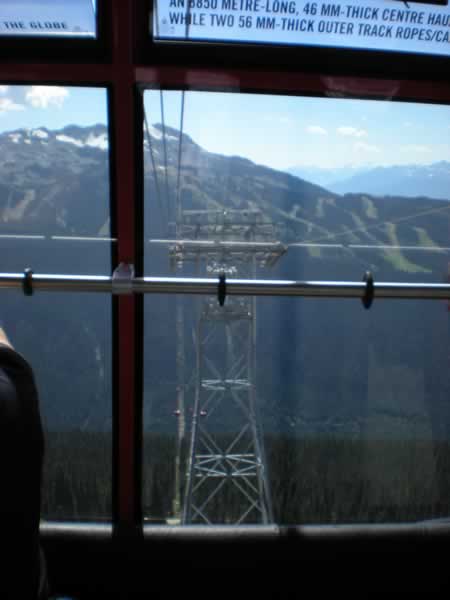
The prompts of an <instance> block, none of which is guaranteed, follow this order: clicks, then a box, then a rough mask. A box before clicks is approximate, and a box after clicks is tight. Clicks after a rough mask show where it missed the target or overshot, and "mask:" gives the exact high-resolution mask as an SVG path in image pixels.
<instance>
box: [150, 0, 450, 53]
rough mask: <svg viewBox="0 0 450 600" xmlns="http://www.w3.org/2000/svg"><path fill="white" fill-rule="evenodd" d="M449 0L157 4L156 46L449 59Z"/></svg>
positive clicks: (163, 0)
mask: <svg viewBox="0 0 450 600" xmlns="http://www.w3.org/2000/svg"><path fill="white" fill-rule="evenodd" d="M449 19H450V8H449V6H448V0H422V1H421V2H402V1H401V0H400V1H399V2H392V0H357V1H356V0H353V1H346V2H340V1H337V2H329V1H328V0H315V1H313V2H310V1H309V0H286V1H285V0H171V1H170V2H167V0H158V1H157V2H156V3H155V11H154V14H153V35H154V38H155V40H184V41H186V40H192V41H208V42H224V41H226V42H238V43H239V42H252V43H255V42H256V43H262V44H289V45H302V46H329V47H337V48H362V49H369V50H388V51H395V52H414V53H421V54H437V55H448V54H449V35H450V34H449V31H448V24H449Z"/></svg>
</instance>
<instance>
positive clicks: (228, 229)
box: [170, 210, 286, 524]
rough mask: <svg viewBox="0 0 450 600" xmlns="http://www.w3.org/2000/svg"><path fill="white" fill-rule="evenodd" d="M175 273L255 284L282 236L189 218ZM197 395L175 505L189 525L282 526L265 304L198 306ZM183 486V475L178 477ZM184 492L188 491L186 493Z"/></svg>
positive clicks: (269, 229)
mask: <svg viewBox="0 0 450 600" xmlns="http://www.w3.org/2000/svg"><path fill="white" fill-rule="evenodd" d="M176 231H177V240H176V242H174V243H173V244H172V246H171V247H170V258H171V261H172V265H173V267H175V268H176V267H181V266H182V265H184V264H185V263H187V262H190V263H192V262H193V263H194V264H196V265H197V274H198V275H200V276H201V275H203V276H204V275H207V276H209V277H211V276H219V275H220V274H221V273H225V274H226V276H227V278H228V277H234V278H239V279H252V278H255V276H256V270H257V268H261V267H271V266H272V265H274V264H275V262H276V261H277V260H278V259H279V258H280V256H281V255H282V254H283V253H284V252H285V250H286V249H285V247H284V246H283V245H282V244H281V243H279V242H276V241H275V227H274V226H273V224H272V223H269V222H267V220H265V219H264V217H263V215H262V213H261V212H260V211H257V210H197V211H194V210H181V211H179V212H178V218H177V223H176ZM196 310H197V315H196V325H195V329H196V334H195V353H196V357H195V363H196V364H195V385H194V400H193V407H192V418H191V430H190V441H189V447H188V455H187V467H186V481H185V491H184V500H183V506H182V510H181V506H180V504H181V499H180V498H179V497H178V499H177V498H176V499H175V508H177V505H178V509H179V510H180V513H181V519H182V522H183V523H184V524H190V523H207V524H209V523H211V524H212V523H234V524H239V523H244V522H245V523H270V522H272V521H273V516H272V504H271V498H270V489H269V484H268V476H267V465H266V460H265V455H264V444H263V436H262V432H261V423H260V418H259V415H258V404H257V395H256V303H255V299H254V298H246V297H245V298H244V297H228V298H227V299H226V302H225V305H224V306H220V305H219V303H218V301H217V298H212V297H208V298H206V299H200V300H198V301H197V308H196ZM177 331H178V352H177V371H178V401H177V406H178V410H177V413H178V415H179V419H180V423H179V427H178V438H179V444H178V456H177V466H176V468H177V469H178V470H179V468H180V466H181V463H182V461H181V460H180V452H181V439H180V438H181V437H184V436H185V410H184V406H183V405H184V402H185V399H184V389H185V387H186V383H185V373H184V365H185V358H184V356H183V353H184V350H183V348H184V339H183V336H184V326H183V314H182V308H181V304H179V305H178V310H177ZM176 478H177V479H178V481H177V483H176V485H179V479H180V473H179V471H178V475H177V477H176ZM177 489H179V488H177Z"/></svg>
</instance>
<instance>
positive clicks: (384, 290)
mask: <svg viewBox="0 0 450 600" xmlns="http://www.w3.org/2000/svg"><path fill="white" fill-rule="evenodd" d="M26 279H27V277H26V275H24V274H23V273H0V289H23V287H24V284H25V280H26ZM27 283H28V284H31V285H32V291H33V292H41V291H51V292H103V293H111V294H197V295H217V293H218V285H219V278H199V277H134V276H133V270H132V267H130V270H129V277H128V279H127V278H126V277H125V278H124V276H123V273H122V274H121V277H120V279H119V278H117V277H114V275H113V276H112V277H109V276H102V275H48V274H46V275H39V274H33V275H32V278H31V281H30V278H29V277H28V279H27ZM366 291H367V283H366V282H364V281H295V280H270V279H269V280H266V279H264V280H259V279H227V281H226V294H227V296H288V297H289V296H290V297H292V296H295V297H297V296H304V297H315V298H360V299H363V298H364V296H365V294H366ZM373 297H374V298H376V299H381V298H383V299H386V298H398V299H417V300H450V284H444V283H389V282H374V283H373Z"/></svg>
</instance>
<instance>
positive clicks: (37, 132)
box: [31, 129, 48, 140]
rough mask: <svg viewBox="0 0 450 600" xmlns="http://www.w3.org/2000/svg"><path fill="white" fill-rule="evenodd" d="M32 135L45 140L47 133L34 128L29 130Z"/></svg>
mask: <svg viewBox="0 0 450 600" xmlns="http://www.w3.org/2000/svg"><path fill="white" fill-rule="evenodd" d="M31 135H32V137H36V138H39V139H41V140H46V139H47V138H48V133H47V132H46V131H44V130H43V129H34V130H33V131H32V132H31Z"/></svg>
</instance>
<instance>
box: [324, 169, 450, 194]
mask: <svg viewBox="0 0 450 600" xmlns="http://www.w3.org/2000/svg"><path fill="white" fill-rule="evenodd" d="M328 188H329V189H330V190H333V191H334V192H336V193H338V194H347V193H362V192H364V193H366V194H372V195H374V196H404V197H412V198H414V197H417V196H427V197H429V198H438V199H442V200H450V162H446V161H441V162H437V163H433V164H431V165H404V166H392V167H376V168H374V169H371V170H366V171H363V172H360V173H356V174H354V175H352V176H350V177H347V178H345V179H342V178H339V180H338V179H336V180H335V181H330V182H329V183H328Z"/></svg>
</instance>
